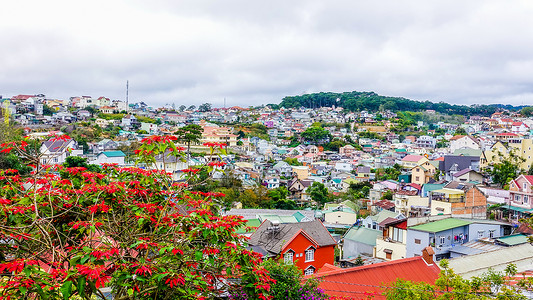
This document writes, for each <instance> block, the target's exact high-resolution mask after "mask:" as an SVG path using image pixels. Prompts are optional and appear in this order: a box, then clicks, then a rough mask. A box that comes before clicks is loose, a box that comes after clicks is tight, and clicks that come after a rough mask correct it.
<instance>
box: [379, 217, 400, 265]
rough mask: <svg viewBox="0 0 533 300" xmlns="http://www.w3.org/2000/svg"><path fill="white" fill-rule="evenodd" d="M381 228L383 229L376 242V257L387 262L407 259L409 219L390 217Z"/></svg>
mask: <svg viewBox="0 0 533 300" xmlns="http://www.w3.org/2000/svg"><path fill="white" fill-rule="evenodd" d="M379 227H380V228H383V229H382V234H381V235H379V236H378V238H377V240H376V249H375V253H374V256H375V257H378V258H381V259H386V260H396V259H402V258H406V257H407V256H406V240H407V219H395V218H390V217H389V218H386V219H385V220H383V221H381V223H379Z"/></svg>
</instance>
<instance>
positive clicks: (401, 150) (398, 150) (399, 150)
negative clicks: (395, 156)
mask: <svg viewBox="0 0 533 300" xmlns="http://www.w3.org/2000/svg"><path fill="white" fill-rule="evenodd" d="M395 151H396V152H407V150H405V149H396V150H395Z"/></svg>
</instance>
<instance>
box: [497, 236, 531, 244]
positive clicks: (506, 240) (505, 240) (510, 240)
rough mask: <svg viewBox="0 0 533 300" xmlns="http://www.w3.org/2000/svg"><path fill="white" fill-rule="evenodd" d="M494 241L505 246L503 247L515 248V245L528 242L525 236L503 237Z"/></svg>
mask: <svg viewBox="0 0 533 300" xmlns="http://www.w3.org/2000/svg"><path fill="white" fill-rule="evenodd" d="M496 241H498V242H499V243H502V244H505V245H509V246H516V245H520V244H525V243H527V242H529V240H528V238H527V236H525V235H523V234H514V235H508V236H503V237H501V238H499V239H496Z"/></svg>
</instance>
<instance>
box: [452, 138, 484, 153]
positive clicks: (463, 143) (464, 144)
mask: <svg viewBox="0 0 533 300" xmlns="http://www.w3.org/2000/svg"><path fill="white" fill-rule="evenodd" d="M449 148H450V153H454V152H455V151H456V150H459V149H465V148H466V149H476V150H478V149H481V147H480V145H479V142H478V141H477V140H476V139H475V138H474V137H472V136H470V135H456V136H454V137H452V138H451V139H450V147H449Z"/></svg>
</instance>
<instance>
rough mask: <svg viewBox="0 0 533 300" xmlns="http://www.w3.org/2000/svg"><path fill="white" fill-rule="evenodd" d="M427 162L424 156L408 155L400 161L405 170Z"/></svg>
mask: <svg viewBox="0 0 533 300" xmlns="http://www.w3.org/2000/svg"><path fill="white" fill-rule="evenodd" d="M426 161H429V159H427V158H426V157H425V156H422V155H413V154H408V155H406V156H405V157H404V158H402V160H401V165H402V166H403V167H404V168H406V169H411V168H413V167H415V166H419V165H421V164H423V163H425V162H426Z"/></svg>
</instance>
